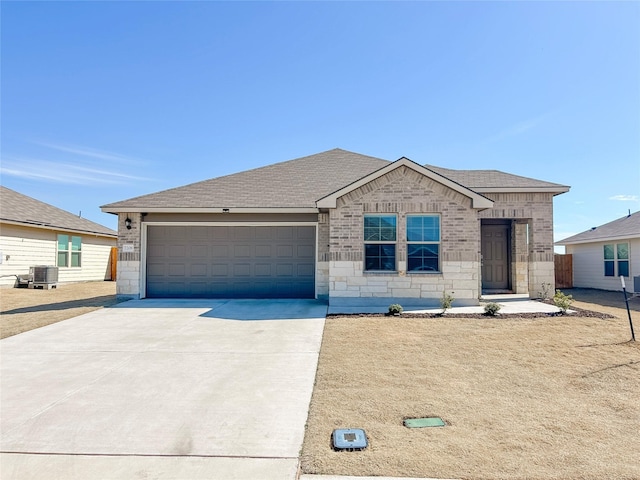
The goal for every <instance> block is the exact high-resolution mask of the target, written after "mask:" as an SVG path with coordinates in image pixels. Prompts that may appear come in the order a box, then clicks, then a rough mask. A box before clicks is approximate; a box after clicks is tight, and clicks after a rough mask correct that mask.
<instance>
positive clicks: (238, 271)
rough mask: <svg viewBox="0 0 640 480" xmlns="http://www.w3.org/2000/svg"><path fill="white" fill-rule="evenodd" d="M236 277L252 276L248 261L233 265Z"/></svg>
mask: <svg viewBox="0 0 640 480" xmlns="http://www.w3.org/2000/svg"><path fill="white" fill-rule="evenodd" d="M233 276H234V277H250V276H251V265H250V264H248V263H236V264H234V265H233Z"/></svg>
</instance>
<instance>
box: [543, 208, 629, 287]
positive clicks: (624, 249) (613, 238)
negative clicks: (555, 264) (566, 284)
mask: <svg viewBox="0 0 640 480" xmlns="http://www.w3.org/2000/svg"><path fill="white" fill-rule="evenodd" d="M556 245H564V246H565V252H566V253H567V254H571V255H572V256H573V259H572V260H573V286H574V287H581V288H599V289H602V290H622V284H621V282H620V275H622V276H623V277H625V284H626V287H627V290H628V291H630V292H632V291H634V281H633V277H634V276H640V212H636V213H633V214H632V213H629V215H627V216H626V217H622V218H619V219H618V220H614V221H613V222H609V223H605V224H604V225H601V226H599V227H593V228H592V229H591V230H587V231H586V232H582V233H579V234H577V235H574V236H572V237H569V238H565V239H564V240H560V241H559V242H556ZM635 291H636V292H637V291H638V290H637V289H635Z"/></svg>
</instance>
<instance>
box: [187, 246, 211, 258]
mask: <svg viewBox="0 0 640 480" xmlns="http://www.w3.org/2000/svg"><path fill="white" fill-rule="evenodd" d="M208 256H209V246H208V245H193V246H192V247H191V252H190V257H191V258H207V257H208Z"/></svg>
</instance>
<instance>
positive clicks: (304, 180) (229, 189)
mask: <svg viewBox="0 0 640 480" xmlns="http://www.w3.org/2000/svg"><path fill="white" fill-rule="evenodd" d="M388 164H389V162H388V161H387V160H382V159H380V158H374V157H369V156H366V155H360V154H358V153H352V152H347V151H345V150H340V149H334V150H329V151H327V152H323V153H318V154H316V155H310V156H308V157H302V158H298V159H295V160H289V161H287V162H281V163H275V164H273V165H268V166H266V167H261V168H256V169H253V170H247V171H244V172H240V173H234V174H232V175H226V176H224V177H217V178H212V179H210V180H205V181H202V182H198V183H193V184H191V185H186V186H184V187H178V188H172V189H170V190H164V191H162V192H158V193H152V194H150V195H143V196H141V197H135V198H131V199H129V200H124V201H121V202H116V203H112V204H109V205H105V206H103V207H102V208H103V210H105V211H109V209H110V208H132V209H133V210H132V211H137V210H135V209H136V208H142V209H152V208H163V207H167V208H171V207H177V208H179V207H183V208H189V207H192V208H221V207H225V208H251V207H263V208H305V207H308V208H314V207H315V202H316V200H317V199H319V198H322V197H324V196H325V195H328V194H329V193H332V192H334V191H336V190H338V189H340V188H342V187H344V186H345V185H348V184H350V183H352V182H355V181H356V180H358V179H359V178H361V177H363V176H365V175H368V174H369V173H371V172H374V171H376V170H378V169H379V168H382V167H384V166H385V165H388Z"/></svg>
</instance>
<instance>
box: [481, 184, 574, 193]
mask: <svg viewBox="0 0 640 480" xmlns="http://www.w3.org/2000/svg"><path fill="white" fill-rule="evenodd" d="M570 189H571V187H568V186H565V185H559V186H557V187H556V186H554V187H497V188H496V187H474V188H473V191H474V192H478V193H553V194H554V195H560V194H562V193H567V192H568V191H569V190H570Z"/></svg>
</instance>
